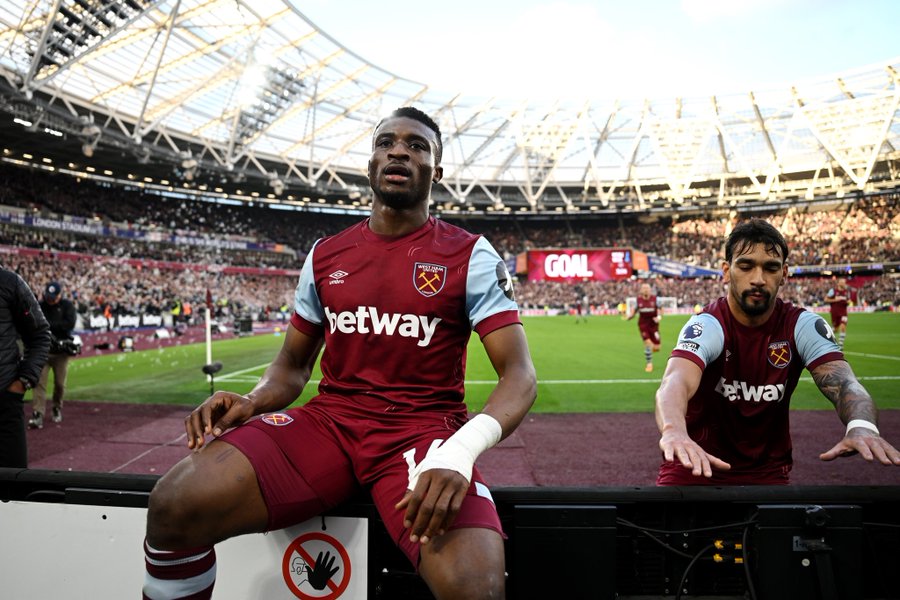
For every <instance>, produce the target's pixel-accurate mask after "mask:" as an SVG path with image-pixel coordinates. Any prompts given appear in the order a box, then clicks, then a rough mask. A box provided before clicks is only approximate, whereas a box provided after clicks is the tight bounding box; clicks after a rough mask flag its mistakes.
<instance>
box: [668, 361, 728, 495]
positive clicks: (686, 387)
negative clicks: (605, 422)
mask: <svg viewBox="0 0 900 600" xmlns="http://www.w3.org/2000/svg"><path fill="white" fill-rule="evenodd" d="M702 376H703V371H702V370H701V369H700V367H698V366H697V365H696V364H694V363H693V362H692V361H690V360H688V359H686V358H680V357H677V356H676V357H673V358H671V359H669V363H668V364H667V365H666V372H665V373H663V377H662V381H661V382H660V385H659V389H658V390H657V391H656V426H657V427H658V428H659V433H660V438H659V449H660V450H662V453H663V458H664V459H665V460H666V461H667V462H674V461H676V460H677V461H678V462H680V463H681V465H682V466H683V467H684V468H686V469H690V470H691V473H692V474H693V475H694V476H697V477H699V476H701V475H702V476H704V477H712V470H713V469H721V470H728V469H730V468H731V465H730V464H728V463H727V462H725V461H723V460H721V459H720V458H718V457H716V456H713V455H712V454H707V453H706V451H704V450H703V448H701V447H700V445H699V444H697V442H695V441H694V440H692V439H691V438H690V436H689V435H688V432H687V424H686V422H685V418H684V417H685V415H686V414H687V406H688V401H689V400H690V398H691V397H692V396H693V395H694V394H695V393H696V392H697V388H699V387H700V379H701V377H702Z"/></svg>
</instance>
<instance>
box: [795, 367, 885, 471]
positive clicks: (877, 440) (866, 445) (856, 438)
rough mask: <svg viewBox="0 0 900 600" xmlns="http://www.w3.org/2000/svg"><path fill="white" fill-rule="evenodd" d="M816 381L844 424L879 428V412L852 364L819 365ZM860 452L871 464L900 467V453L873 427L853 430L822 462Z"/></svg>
mask: <svg viewBox="0 0 900 600" xmlns="http://www.w3.org/2000/svg"><path fill="white" fill-rule="evenodd" d="M811 374H812V377H813V381H815V382H816V385H817V386H818V387H819V390H821V392H822V394H824V395H825V397H826V398H828V399H829V400H830V401H831V403H832V404H834V408H835V410H836V411H837V413H838V416H839V417H840V419H841V422H842V423H844V425H847V424H849V423H851V421H855V420H856V421H859V422H864V423H869V424H871V425H872V427H874V428H875V429H877V419H878V416H877V415H878V411H877V409H876V408H875V402H874V401H873V400H872V396H870V395H869V392H868V391H866V389H865V388H864V387H863V386H862V384H861V383H860V382H859V380H858V379H857V378H856V375H855V374H854V373H853V369H851V368H850V365H849V364H848V363H846V362H845V361H842V360H836V361H832V362H828V363H825V364H823V365H819V366H818V367H816V368H815V369H813V370H812V371H811ZM856 453H859V455H860V456H862V457H863V458H864V459H866V460H868V461H873V460H877V461H879V462H880V463H882V464H885V465H898V466H900V451H898V450H897V449H896V448H894V447H893V446H892V445H891V444H890V443H888V441H887V440H885V439H884V438H882V437H881V435H880V434H879V433H878V432H877V431H876V430H873V429H871V428H867V427H853V428H850V429H848V430H847V432H846V433H845V435H844V438H843V439H842V440H841V441H840V442H838V443H837V444H836V445H835V446H834V447H833V448H831V449H830V450H828V451H827V452H824V453H823V454H820V455H819V458H821V459H822V460H834V459H835V458H838V457H840V456H850V455H853V454H856Z"/></svg>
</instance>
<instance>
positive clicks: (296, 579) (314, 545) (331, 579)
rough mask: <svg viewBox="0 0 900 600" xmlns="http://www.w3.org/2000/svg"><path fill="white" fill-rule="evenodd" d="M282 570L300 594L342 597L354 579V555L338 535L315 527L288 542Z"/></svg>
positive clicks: (303, 596) (330, 598)
mask: <svg viewBox="0 0 900 600" xmlns="http://www.w3.org/2000/svg"><path fill="white" fill-rule="evenodd" d="M281 572H282V575H283V576H284V582H285V584H286V585H287V586H288V588H289V589H290V590H291V592H292V593H293V594H294V595H295V596H296V597H298V598H301V599H302V600H308V599H316V600H322V599H324V600H334V599H336V598H340V597H341V595H342V594H343V593H344V592H345V591H346V590H347V585H348V584H349V583H350V572H351V565H350V555H349V554H348V553H347V550H346V549H345V548H344V546H343V545H342V544H341V543H340V542H339V541H338V540H336V539H335V538H333V537H331V536H330V535H327V534H325V533H321V532H318V531H311V532H308V533H304V534H302V535H300V536H298V537H297V538H295V539H294V540H293V541H292V542H291V543H290V544H288V546H287V549H286V550H285V551H284V557H283V558H282V561H281Z"/></svg>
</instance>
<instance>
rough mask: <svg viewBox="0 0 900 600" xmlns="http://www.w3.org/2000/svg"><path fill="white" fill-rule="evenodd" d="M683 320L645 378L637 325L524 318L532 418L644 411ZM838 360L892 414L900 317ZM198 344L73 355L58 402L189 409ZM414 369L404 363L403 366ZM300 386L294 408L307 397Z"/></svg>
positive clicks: (225, 377)
mask: <svg viewBox="0 0 900 600" xmlns="http://www.w3.org/2000/svg"><path fill="white" fill-rule="evenodd" d="M687 318H688V317H687V315H667V316H665V317H664V318H663V320H662V323H661V335H662V340H663V344H662V350H661V351H660V352H659V353H657V354H655V355H654V357H653V359H654V364H655V367H656V368H655V370H654V371H653V372H652V373H645V372H644V356H643V344H642V342H641V339H640V335H639V334H638V328H637V323H636V321H623V320H622V319H621V318H620V317H618V316H596V317H591V318H590V319H589V320H588V322H587V323H586V324H585V323H577V324H576V323H575V318H574V317H572V316H557V317H530V318H528V317H526V318H524V319H523V320H524V322H525V331H526V333H527V335H528V341H529V345H530V347H531V352H532V355H533V357H534V363H535V367H536V369H537V373H538V380H539V388H538V399H537V402H536V403H535V406H534V409H533V410H534V411H535V412H547V413H567V412H575V413H578V412H649V411H652V410H653V402H654V400H653V396H654V392H655V391H656V388H657V386H658V385H659V379H660V377H661V376H662V372H663V369H664V367H665V361H666V358H667V357H668V352H669V350H671V348H672V346H673V344H674V341H675V337H676V335H677V334H678V331H679V330H680V328H681V326H682V325H683V324H684V322H685V321H686V320H687ZM282 340H283V338H282V337H281V336H280V335H279V334H267V335H257V336H254V337H244V338H234V339H227V340H219V341H214V342H213V345H212V356H213V360H214V361H221V362H222V363H223V369H222V371H221V372H219V373H218V374H217V375H216V378H215V388H216V389H224V390H229V391H234V392H238V393H244V392H247V391H249V390H250V389H251V388H252V387H253V385H254V384H255V383H256V381H257V380H258V379H259V376H260V375H261V374H262V372H263V371H264V370H265V368H266V365H267V364H268V362H269V361H270V360H271V359H272V357H274V356H275V353H276V352H277V351H278V348H279V346H280V345H281V342H282ZM845 350H846V355H847V359H848V360H849V362H850V364H851V365H852V366H853V369H854V371H855V372H856V374H857V376H858V377H859V378H860V380H861V381H862V383H863V385H864V386H865V387H866V388H867V389H868V390H869V392H870V393H871V394H872V396H873V398H875V401H876V403H877V404H878V406H879V408H900V315H897V314H893V313H872V314H861V313H859V314H857V313H854V314H851V315H850V327H849V331H848V335H847V342H846V346H845ZM205 362H206V346H205V344H202V343H200V344H193V345H183V346H171V347H168V348H162V349H158V350H145V351H141V352H133V353H119V354H106V355H102V356H96V357H81V358H79V359H77V360H75V361H73V362H72V364H71V367H70V370H69V386H68V391H67V394H66V397H67V398H68V399H70V400H82V401H95V402H134V403H153V404H178V405H196V404H199V403H200V402H202V401H203V399H204V398H206V396H207V395H208V393H209V382H208V381H207V380H206V376H205V375H204V374H203V373H202V372H201V370H200V369H201V367H202V366H203V364H205ZM412 367H413V365H412V364H411V365H410V368H412ZM319 377H320V374H319V372H318V369H317V370H316V372H315V373H314V374H313V383H311V384H310V385H309V386H307V389H306V390H305V391H304V393H303V395H302V396H301V397H300V400H299V401H300V402H303V401H305V400H307V399H308V398H309V397H310V396H311V395H312V394H313V393H314V392H315V385H314V383H315V382H316V381H318V378H319ZM466 380H467V383H466V394H467V403H468V406H469V408H470V409H471V410H475V411H477V410H480V408H481V406H482V405H483V404H484V401H485V400H486V398H487V395H488V394H489V393H490V391H491V389H492V387H493V385H494V383H495V381H496V375H495V374H494V372H493V369H492V368H491V366H490V363H489V362H488V360H487V357H486V355H485V353H484V351H483V349H482V346H481V344H480V343H479V341H478V338H477V336H474V337H473V338H472V343H471V344H470V345H469V357H468V366H467V377H466ZM792 406H793V407H794V408H800V409H829V408H830V407H831V405H830V403H829V402H828V401H827V400H826V399H825V398H824V397H823V396H822V395H821V394H820V393H819V391H818V390H817V389H816V388H815V385H814V384H813V383H812V380H811V378H810V377H809V374H808V373H805V374H804V377H803V378H802V379H801V380H800V384H799V385H798V387H797V391H796V392H795V394H794V397H793V400H792Z"/></svg>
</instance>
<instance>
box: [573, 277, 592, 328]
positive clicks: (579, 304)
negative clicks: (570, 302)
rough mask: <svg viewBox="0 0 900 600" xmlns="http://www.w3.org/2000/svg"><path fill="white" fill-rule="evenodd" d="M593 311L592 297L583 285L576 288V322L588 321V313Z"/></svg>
mask: <svg viewBox="0 0 900 600" xmlns="http://www.w3.org/2000/svg"><path fill="white" fill-rule="evenodd" d="M590 312H591V303H590V298H588V295H587V292H585V291H584V290H583V289H581V286H577V287H576V288H575V324H576V325H577V324H578V323H579V322H581V321H584V322H585V323H587V320H588V314H590Z"/></svg>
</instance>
